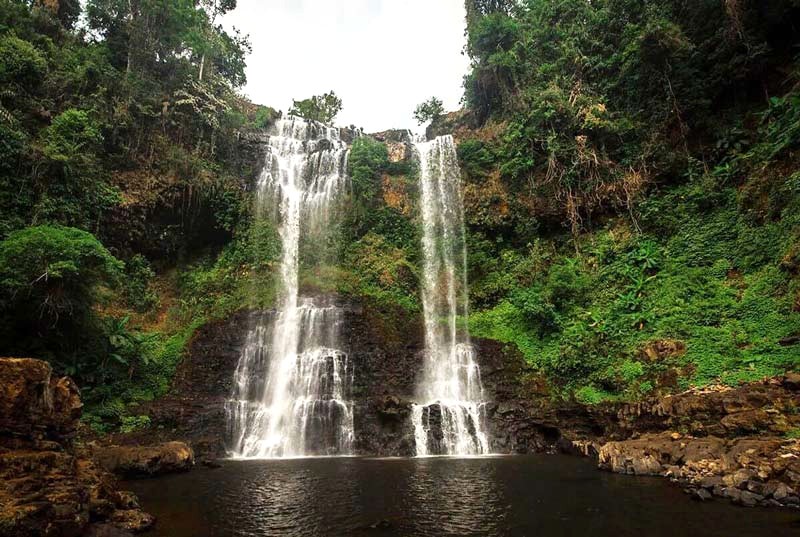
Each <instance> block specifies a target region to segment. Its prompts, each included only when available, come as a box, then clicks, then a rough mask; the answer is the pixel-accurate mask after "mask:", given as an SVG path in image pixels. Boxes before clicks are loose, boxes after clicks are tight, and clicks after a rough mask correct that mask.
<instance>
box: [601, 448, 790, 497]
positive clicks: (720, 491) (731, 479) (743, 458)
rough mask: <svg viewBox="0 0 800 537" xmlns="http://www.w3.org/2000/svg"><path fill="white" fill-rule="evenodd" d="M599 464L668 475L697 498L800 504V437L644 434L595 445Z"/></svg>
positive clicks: (634, 472)
mask: <svg viewBox="0 0 800 537" xmlns="http://www.w3.org/2000/svg"><path fill="white" fill-rule="evenodd" d="M597 457H598V461H599V466H600V468H603V469H606V470H611V471H613V472H618V473H624V474H632V475H659V476H664V477H669V478H671V479H672V480H674V481H677V482H678V483H681V484H682V485H684V486H685V488H686V490H687V492H690V493H691V494H693V495H694V496H695V497H696V498H698V499H710V498H711V497H712V496H720V497H724V498H729V499H731V500H732V501H734V502H735V503H739V504H742V505H745V506H755V505H759V504H761V505H768V506H791V507H798V506H800V498H798V496H797V491H798V490H800V441H798V440H785V439H779V438H765V439H761V438H736V439H723V438H718V437H715V436H709V437H705V438H694V437H684V436H683V435H681V434H680V433H661V434H657V435H645V436H642V437H641V438H637V439H634V440H625V441H620V442H608V443H606V444H604V445H603V446H601V447H600V448H599V451H598V454H597Z"/></svg>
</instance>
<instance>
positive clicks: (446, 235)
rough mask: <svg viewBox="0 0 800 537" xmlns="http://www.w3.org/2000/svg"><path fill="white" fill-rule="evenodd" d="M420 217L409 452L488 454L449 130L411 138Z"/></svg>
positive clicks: (458, 181)
mask: <svg viewBox="0 0 800 537" xmlns="http://www.w3.org/2000/svg"><path fill="white" fill-rule="evenodd" d="M415 147H416V150H417V153H418V154H419V161H420V194H421V196H420V197H421V200H420V204H421V208H422V221H423V234H422V250H423V281H422V303H423V310H424V317H425V360H424V370H423V372H422V379H421V382H420V383H419V386H418V398H419V401H420V403H418V404H415V405H414V406H413V407H412V421H413V424H414V437H415V441H416V452H417V456H426V455H483V454H488V453H489V439H488V435H487V433H486V427H485V407H486V403H485V401H484V394H483V387H482V385H481V376H480V368H479V367H478V364H477V362H476V361H475V350H474V348H473V346H472V345H471V343H470V340H469V332H468V330H467V328H466V326H462V327H460V326H459V321H462V322H466V319H467V315H468V303H467V293H468V289H467V270H466V257H467V256H466V244H465V233H464V207H463V199H462V193H461V172H460V170H459V166H458V155H457V153H456V146H455V142H454V140H453V137H452V136H440V137H438V138H436V139H435V140H432V141H430V142H418V143H416V144H415Z"/></svg>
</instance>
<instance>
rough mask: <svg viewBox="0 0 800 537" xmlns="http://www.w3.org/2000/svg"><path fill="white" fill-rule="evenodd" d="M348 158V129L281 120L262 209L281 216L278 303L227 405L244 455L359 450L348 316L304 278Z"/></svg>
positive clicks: (236, 452)
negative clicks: (309, 249)
mask: <svg viewBox="0 0 800 537" xmlns="http://www.w3.org/2000/svg"><path fill="white" fill-rule="evenodd" d="M346 164H347V146H346V144H345V143H344V142H343V141H341V140H340V139H339V133H338V130H336V129H333V128H329V127H325V126H323V125H321V124H319V123H314V122H310V121H305V120H300V119H288V120H278V121H277V122H276V125H275V127H274V132H273V133H271V136H270V138H269V147H268V150H267V158H266V163H265V166H264V169H263V171H262V174H261V178H260V181H259V185H258V188H259V189H258V205H259V206H258V211H257V215H258V217H260V218H265V217H267V216H269V213H270V212H272V213H273V214H275V215H276V216H277V218H278V231H279V235H280V239H281V245H282V254H281V260H280V272H279V275H280V281H279V294H278V309H277V311H276V312H274V313H262V314H260V315H257V316H256V317H255V318H254V320H253V322H252V326H251V328H250V331H249V333H248V335H247V339H246V342H245V346H244V350H243V352H242V354H241V357H240V359H239V364H238V366H237V368H236V372H235V378H234V389H233V394H232V396H231V399H230V400H229V401H228V403H227V406H226V411H227V414H228V426H229V427H228V428H229V437H230V441H229V451H230V453H231V455H232V456H233V457H235V458H273V457H303V456H313V455H349V454H352V451H353V439H354V434H353V404H352V401H351V389H352V383H353V367H352V364H351V363H350V362H349V361H348V357H347V354H346V353H345V352H344V351H343V350H341V349H340V348H339V332H340V329H341V325H342V320H343V315H344V312H343V310H342V308H341V307H339V306H337V305H336V304H334V303H332V302H331V301H330V300H327V299H324V298H311V297H300V296H299V283H298V282H299V276H298V274H299V266H300V258H301V254H300V252H301V248H300V244H301V240H306V239H307V243H308V244H310V245H315V244H324V243H325V239H326V236H325V234H326V233H329V231H330V229H331V224H332V219H333V217H334V215H335V213H336V211H335V208H336V203H337V201H338V198H339V194H340V193H341V192H342V190H344V187H345V185H346V173H345V170H346ZM268 209H269V210H268Z"/></svg>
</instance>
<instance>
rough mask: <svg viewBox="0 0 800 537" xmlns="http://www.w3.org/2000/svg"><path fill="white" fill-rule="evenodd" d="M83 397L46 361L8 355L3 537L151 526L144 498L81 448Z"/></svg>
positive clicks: (2, 402)
mask: <svg viewBox="0 0 800 537" xmlns="http://www.w3.org/2000/svg"><path fill="white" fill-rule="evenodd" d="M80 410H81V402H80V397H79V392H78V390H77V388H76V386H75V384H74V383H73V382H72V381H71V380H70V379H68V378H54V377H53V376H52V370H51V368H50V366H49V365H48V364H47V363H46V362H42V361H39V360H31V359H17V358H0V536H6V535H7V536H15V537H25V536H40V535H46V536H57V537H61V536H65V537H66V536H78V535H83V534H84V532H87V531H95V530H93V529H91V528H92V526H93V525H95V524H105V525H106V526H108V527H109V528H113V530H111V529H107V530H105V531H106V533H105V534H106V535H112V534H114V533H109V531H113V532H116V533H115V534H116V535H129V534H130V533H129V532H130V531H140V530H144V529H146V528H148V527H149V526H151V525H152V524H153V522H154V519H153V517H152V516H150V515H148V514H147V513H144V512H142V511H141V510H140V509H139V505H138V502H137V500H136V497H135V496H134V495H132V494H130V493H126V492H120V491H118V490H116V488H115V483H114V480H113V478H112V477H111V476H110V475H109V474H108V473H106V472H105V471H103V470H102V469H100V468H98V467H97V466H95V464H94V463H93V461H92V460H91V458H89V457H88V456H87V454H85V453H83V452H82V450H80V449H78V448H76V446H75V445H74V437H75V433H76V429H77V425H78V419H79V417H80Z"/></svg>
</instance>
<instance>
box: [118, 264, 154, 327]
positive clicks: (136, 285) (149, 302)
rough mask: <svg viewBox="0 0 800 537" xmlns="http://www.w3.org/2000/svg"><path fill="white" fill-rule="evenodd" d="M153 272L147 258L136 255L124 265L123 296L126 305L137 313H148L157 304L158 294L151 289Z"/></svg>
mask: <svg viewBox="0 0 800 537" xmlns="http://www.w3.org/2000/svg"><path fill="white" fill-rule="evenodd" d="M154 277H155V272H153V269H152V268H151V267H150V263H149V262H148V261H147V258H146V257H144V256H143V255H141V254H136V255H134V256H133V257H132V258H130V259H129V260H128V262H127V263H125V283H124V285H123V288H122V290H123V295H124V296H125V300H126V301H127V302H128V305H130V307H132V308H133V309H134V310H135V311H137V312H139V313H144V312H146V311H150V310H151V309H153V308H154V307H155V306H156V305H157V304H158V294H157V293H156V292H155V290H153V288H152V281H153V278H154Z"/></svg>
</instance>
